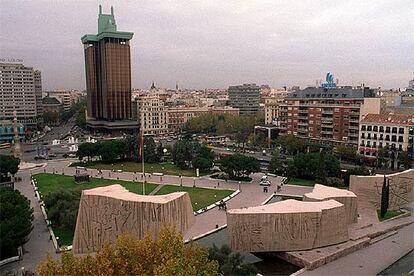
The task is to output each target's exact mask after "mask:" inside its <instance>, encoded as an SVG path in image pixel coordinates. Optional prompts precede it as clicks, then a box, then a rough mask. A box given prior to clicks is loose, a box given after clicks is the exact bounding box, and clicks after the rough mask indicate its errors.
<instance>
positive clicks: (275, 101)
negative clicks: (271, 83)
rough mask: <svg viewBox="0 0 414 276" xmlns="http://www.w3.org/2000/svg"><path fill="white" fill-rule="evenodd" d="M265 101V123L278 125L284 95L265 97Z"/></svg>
mask: <svg viewBox="0 0 414 276" xmlns="http://www.w3.org/2000/svg"><path fill="white" fill-rule="evenodd" d="M264 101H265V106H264V110H265V124H266V125H271V124H272V125H278V124H279V122H278V120H279V118H280V117H281V106H282V105H283V104H284V103H285V100H284V97H267V98H265V99H264Z"/></svg>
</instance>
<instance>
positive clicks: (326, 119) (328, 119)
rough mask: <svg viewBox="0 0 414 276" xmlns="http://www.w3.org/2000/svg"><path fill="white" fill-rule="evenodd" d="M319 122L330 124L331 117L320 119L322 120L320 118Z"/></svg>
mask: <svg viewBox="0 0 414 276" xmlns="http://www.w3.org/2000/svg"><path fill="white" fill-rule="evenodd" d="M321 121H322V122H324V121H325V122H332V121H333V117H322V118H321Z"/></svg>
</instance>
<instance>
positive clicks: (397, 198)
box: [349, 169, 414, 210]
mask: <svg viewBox="0 0 414 276" xmlns="http://www.w3.org/2000/svg"><path fill="white" fill-rule="evenodd" d="M386 179H387V180H389V181H390V182H389V183H390V201H389V209H390V210H398V209H400V208H401V207H403V206H404V205H406V204H408V203H410V202H413V200H414V191H413V186H414V169H411V170H406V171H403V172H400V173H395V174H389V175H386ZM349 183H350V184H349V189H350V190H351V191H352V192H354V193H355V194H356V195H357V197H358V204H359V205H363V206H367V207H371V208H376V209H379V208H380V207H381V191H382V185H383V183H384V175H374V176H357V175H351V178H350V182H349Z"/></svg>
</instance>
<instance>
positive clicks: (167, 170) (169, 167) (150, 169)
mask: <svg viewBox="0 0 414 276" xmlns="http://www.w3.org/2000/svg"><path fill="white" fill-rule="evenodd" d="M72 166H82V167H88V168H92V169H100V170H123V171H127V172H142V164H141V163H137V162H132V161H125V162H116V163H113V164H107V163H102V162H91V163H74V164H72ZM145 172H146V173H154V172H156V173H164V174H167V175H180V174H181V175H182V176H196V173H195V169H194V170H192V169H188V170H182V169H180V168H179V167H177V166H176V165H174V164H173V163H171V162H165V163H153V164H149V163H146V164H145ZM206 174H208V173H201V172H200V175H206Z"/></svg>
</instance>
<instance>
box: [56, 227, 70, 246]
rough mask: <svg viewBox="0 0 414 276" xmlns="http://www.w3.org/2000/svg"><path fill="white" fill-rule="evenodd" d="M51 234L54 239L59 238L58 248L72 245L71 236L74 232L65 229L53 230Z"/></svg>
mask: <svg viewBox="0 0 414 276" xmlns="http://www.w3.org/2000/svg"><path fill="white" fill-rule="evenodd" d="M53 232H54V233H55V236H56V237H59V240H58V244H59V247H62V246H69V245H72V241H73V236H74V235H75V232H74V231H72V230H70V229H66V228H54V229H53Z"/></svg>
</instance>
